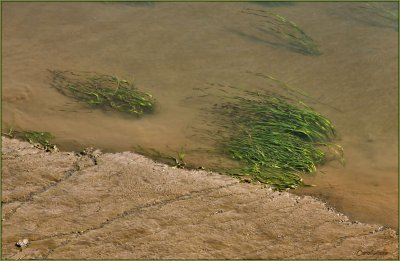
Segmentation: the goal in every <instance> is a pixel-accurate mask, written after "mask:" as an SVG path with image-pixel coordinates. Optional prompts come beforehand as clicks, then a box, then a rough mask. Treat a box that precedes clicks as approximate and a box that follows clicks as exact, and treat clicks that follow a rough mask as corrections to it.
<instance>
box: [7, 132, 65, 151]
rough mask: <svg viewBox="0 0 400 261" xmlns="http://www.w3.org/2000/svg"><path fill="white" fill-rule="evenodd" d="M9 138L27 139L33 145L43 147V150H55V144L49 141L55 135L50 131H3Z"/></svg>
mask: <svg viewBox="0 0 400 261" xmlns="http://www.w3.org/2000/svg"><path fill="white" fill-rule="evenodd" d="M3 135H6V136H8V137H10V138H17V139H21V140H24V141H28V142H29V143H31V144H33V145H35V147H37V148H39V149H43V150H45V151H54V150H57V146H56V145H54V144H52V143H51V140H53V139H54V138H55V137H54V136H53V135H52V134H51V133H50V132H42V131H31V130H29V131H15V130H13V129H10V130H9V131H8V133H3Z"/></svg>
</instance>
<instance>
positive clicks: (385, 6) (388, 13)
mask: <svg viewBox="0 0 400 261" xmlns="http://www.w3.org/2000/svg"><path fill="white" fill-rule="evenodd" d="M390 4H395V3H377V2H371V3H365V4H364V5H363V6H361V7H362V8H363V9H364V10H365V11H366V12H367V13H368V15H369V16H368V17H369V19H371V22H372V23H374V22H375V23H376V24H380V25H382V26H387V27H392V28H393V29H395V30H397V31H398V19H399V14H398V6H397V5H394V6H392V5H390ZM374 19H375V20H374ZM377 19H380V20H377Z"/></svg>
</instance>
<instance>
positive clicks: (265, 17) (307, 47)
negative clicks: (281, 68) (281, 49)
mask: <svg viewBox="0 0 400 261" xmlns="http://www.w3.org/2000/svg"><path fill="white" fill-rule="evenodd" d="M242 12H243V13H246V14H250V15H254V16H258V17H261V19H262V20H261V23H260V25H259V27H258V30H260V31H262V32H264V33H267V34H273V35H274V36H275V37H277V38H278V39H280V41H281V42H282V43H284V44H285V45H286V46H287V47H288V48H289V49H292V50H294V51H296V52H299V53H302V54H305V55H321V54H322V53H321V51H320V50H319V45H318V44H317V43H316V42H315V41H314V40H313V39H312V38H311V37H310V36H309V35H307V34H306V33H305V32H304V31H303V30H302V29H301V28H300V27H299V26H298V25H296V24H295V23H294V22H292V21H290V20H289V19H287V18H286V17H284V16H282V15H279V14H275V13H273V12H270V11H266V10H256V9H250V8H246V9H244V10H242Z"/></svg>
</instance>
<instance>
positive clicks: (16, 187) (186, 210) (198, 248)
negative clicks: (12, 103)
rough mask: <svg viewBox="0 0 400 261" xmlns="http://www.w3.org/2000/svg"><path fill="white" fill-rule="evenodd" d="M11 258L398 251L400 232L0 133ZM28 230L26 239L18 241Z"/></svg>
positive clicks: (305, 201) (205, 175) (129, 160)
mask: <svg viewBox="0 0 400 261" xmlns="http://www.w3.org/2000/svg"><path fill="white" fill-rule="evenodd" d="M2 145H3V147H2V158H3V162H2V163H3V164H2V165H3V166H2V169H3V172H2V180H3V195H2V226H3V235H2V243H3V244H2V247H3V249H2V250H3V258H6V259H34V258H37V259H43V258H45V259H46V258H47V259H86V258H89V259H105V258H107V259H141V258H146V259H159V258H174V259H181V258H182V259H236V258H240V259H283V258H289V259H316V258H318V259H397V258H398V236H397V235H396V232H395V231H394V230H392V229H389V228H384V227H382V226H380V225H371V224H362V223H358V222H353V221H350V220H349V219H348V218H347V217H346V216H344V215H342V214H339V213H337V212H335V211H334V210H332V209H329V208H328V207H327V206H326V205H325V204H324V203H322V202H320V201H318V200H316V199H314V198H311V197H308V196H306V197H299V196H295V195H292V194H289V193H286V192H283V193H282V192H274V191H272V190H270V189H268V188H265V187H264V186H262V185H254V184H246V183H239V182H238V180H236V179H233V178H230V177H227V176H223V175H219V174H216V173H210V172H206V171H188V170H181V169H176V168H172V167H168V166H166V165H163V164H159V163H155V162H153V161H152V160H150V159H147V158H145V157H143V156H140V155H137V154H135V153H132V152H124V153H115V154H109V153H105V154H101V153H99V152H98V151H95V152H94V153H88V154H87V155H81V156H77V155H75V154H74V153H72V152H54V153H46V152H43V151H41V150H38V149H36V148H33V147H32V145H31V144H29V143H26V142H21V141H18V140H13V139H9V138H4V137H3V138H2ZM24 238H27V239H29V241H30V244H29V245H28V246H27V247H24V248H18V247H17V246H15V243H16V242H17V241H18V240H20V239H24Z"/></svg>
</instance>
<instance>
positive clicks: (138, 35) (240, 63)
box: [2, 3, 398, 228]
mask: <svg viewBox="0 0 400 261" xmlns="http://www.w3.org/2000/svg"><path fill="white" fill-rule="evenodd" d="M360 4H361V3H296V4H294V5H287V6H262V5H259V4H252V3H155V4H151V5H143V4H141V5H138V4H129V3H125V4H123V3H120V4H104V3H3V86H2V88H3V97H2V106H3V109H2V112H3V130H7V129H8V128H10V127H12V128H14V129H32V130H41V131H50V132H52V133H53V134H54V135H55V136H56V137H57V139H56V140H55V141H54V142H55V143H56V144H60V147H61V148H62V149H67V150H70V149H72V150H79V149H82V148H84V147H87V146H94V147H99V148H101V149H103V150H105V151H122V150H134V148H135V147H137V146H142V147H145V148H155V149H157V150H159V151H162V152H165V153H169V154H171V153H172V154H173V153H177V152H178V151H185V154H186V158H185V159H186V160H187V161H188V162H191V163H193V164H196V165H199V166H206V167H207V166H212V165H216V164H219V163H220V162H219V161H220V159H218V158H216V157H213V156H212V155H211V154H207V153H204V149H207V148H210V146H211V145H212V143H211V141H209V140H207V139H206V138H204V137H203V136H201V135H198V134H199V132H198V129H199V128H202V127H203V126H204V124H207V122H208V121H207V114H206V113H204V112H205V109H206V107H207V106H208V105H212V103H211V101H207V100H204V99H198V96H199V91H196V90H193V88H204V87H207V86H209V85H207V83H223V84H235V85H239V86H256V87H259V88H262V87H263V86H265V85H266V82H265V80H263V79H261V78H259V77H256V76H254V75H251V74H248V73H246V71H252V72H261V73H265V74H269V75H272V76H274V77H275V78H277V79H280V80H282V81H284V82H287V83H289V84H290V85H291V86H296V87H297V88H299V89H301V90H303V91H305V92H307V93H309V94H311V95H312V96H313V97H314V98H315V99H317V100H318V101H319V102H318V103H313V104H311V105H312V106H313V107H314V108H315V109H316V110H317V111H319V112H320V113H321V114H323V115H325V116H326V117H327V118H329V119H331V120H332V122H333V123H334V124H335V126H336V128H337V131H338V136H339V137H338V141H337V142H338V143H339V144H341V145H342V146H343V147H344V150H345V159H346V165H345V166H341V165H340V164H338V163H337V162H330V163H328V164H327V165H325V166H323V167H321V168H320V170H321V171H319V172H318V173H316V174H313V175H308V176H306V177H305V178H304V179H305V180H306V182H308V183H312V184H315V185H316V187H312V188H303V189H298V190H296V191H293V192H294V193H300V194H311V195H316V196H318V197H319V198H322V199H324V200H326V201H327V202H329V204H331V205H333V206H334V207H336V208H337V209H338V210H340V211H342V212H344V213H345V214H347V215H349V216H350V217H351V218H354V219H356V220H359V221H365V222H372V223H381V224H384V225H387V226H391V227H395V228H397V227H398V225H397V222H398V214H397V213H398V207H397V206H398V198H397V195H398V178H397V168H398V152H397V148H398V137H397V136H398V135H397V133H398V132H397V126H398V118H397V109H398V107H397V106H398V103H397V81H398V78H397V69H398V67H397V64H398V63H397V57H398V53H397V33H398V32H397V31H396V30H394V28H393V26H392V24H387V23H385V22H383V23H381V21H380V20H378V22H377V21H376V20H373V21H371V20H368V17H370V16H368V15H367V14H365V13H363V11H361V10H362V9H360V8H358V6H359V5H360ZM246 7H249V8H256V9H260V8H262V9H264V10H267V9H269V10H272V11H274V12H276V13H279V14H282V15H284V16H286V17H288V18H289V19H291V20H293V21H295V22H296V23H297V24H298V25H299V26H300V27H301V28H303V29H304V30H305V31H306V32H307V33H308V34H309V35H310V36H311V37H312V38H313V39H314V40H316V41H317V42H318V43H319V45H320V46H321V51H322V52H323V54H322V55H321V56H306V55H303V54H300V53H297V52H295V51H293V50H292V49H290V48H288V47H287V46H284V45H277V44H276V40H275V39H272V38H270V37H268V36H266V35H265V34H264V33H262V32H260V31H257V30H255V29H254V23H256V22H257V20H256V17H252V16H249V15H246V14H243V13H241V12H240V11H241V10H242V9H243V8H246ZM355 10H356V11H355ZM357 10H358V11H357ZM47 69H60V70H71V71H95V72H99V73H105V74H110V75H116V76H118V77H120V78H126V79H133V78H134V79H135V82H136V85H137V87H139V88H140V89H141V90H143V91H146V92H149V93H152V94H153V96H154V97H155V98H156V99H157V101H158V107H157V113H155V114H154V115H148V116H145V117H143V118H141V119H139V120H137V119H133V118H130V117H126V116H122V115H120V114H116V113H112V112H104V111H99V110H92V109H90V108H87V107H85V106H84V105H82V104H80V103H77V102H75V101H73V100H70V99H68V98H66V97H63V96H62V95H61V94H60V93H58V92H57V91H56V90H54V89H52V88H50V85H49V75H48V72H47ZM200 94H201V93H200ZM201 149H203V151H202V152H201V153H200V152H199V151H201Z"/></svg>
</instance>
